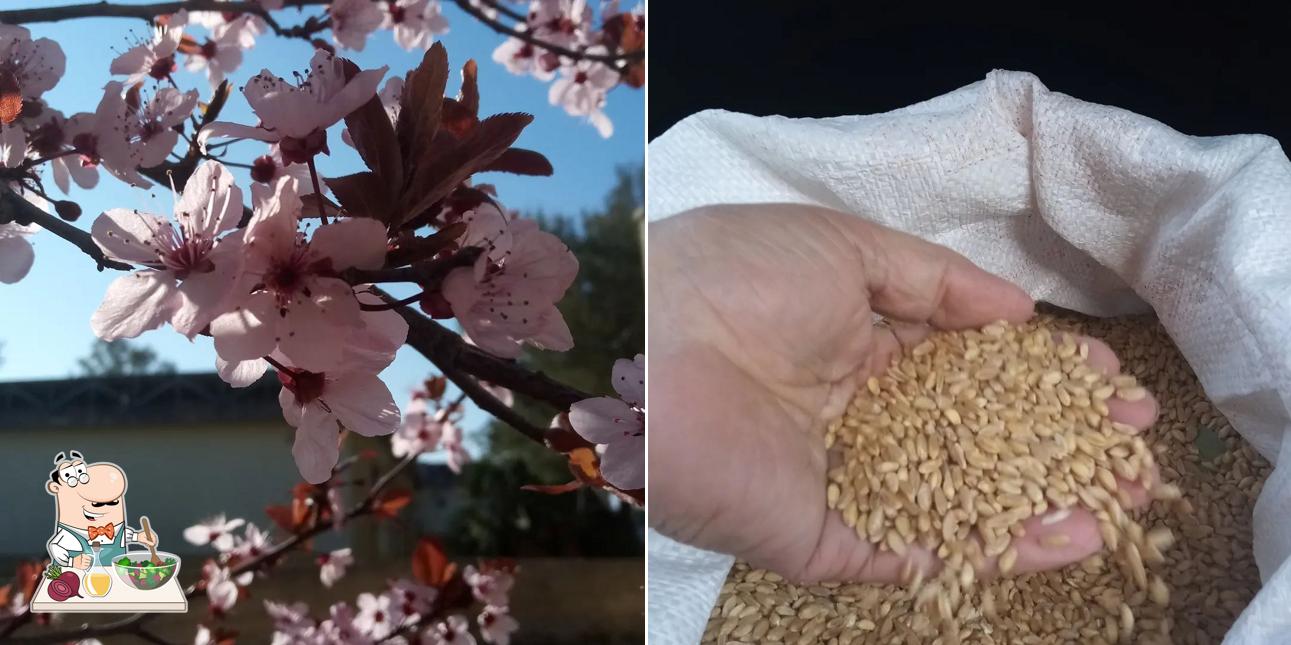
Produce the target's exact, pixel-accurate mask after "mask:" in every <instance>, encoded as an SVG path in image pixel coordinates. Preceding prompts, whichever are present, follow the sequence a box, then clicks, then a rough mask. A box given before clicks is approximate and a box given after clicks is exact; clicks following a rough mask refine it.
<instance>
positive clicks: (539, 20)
mask: <svg viewBox="0 0 1291 645" xmlns="http://www.w3.org/2000/svg"><path fill="white" fill-rule="evenodd" d="M526 23H527V24H528V26H529V28H530V30H532V31H533V32H534V35H535V36H537V37H538V38H539V39H541V40H543V41H544V42H549V43H552V44H553V45H559V46H561V47H565V48H567V49H577V48H579V46H581V45H584V44H586V43H587V40H588V35H589V34H590V32H591V27H592V8H591V7H590V6H588V4H587V1H586V0H533V2H530V3H529V15H528V17H527V19H526Z"/></svg>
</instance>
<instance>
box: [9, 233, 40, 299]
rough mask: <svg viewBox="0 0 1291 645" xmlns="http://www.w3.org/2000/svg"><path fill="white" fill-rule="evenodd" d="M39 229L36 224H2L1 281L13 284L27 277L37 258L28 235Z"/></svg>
mask: <svg viewBox="0 0 1291 645" xmlns="http://www.w3.org/2000/svg"><path fill="white" fill-rule="evenodd" d="M37 230H39V229H37V228H36V226H35V225H31V226H23V225H21V224H14V223H12V222H10V223H8V224H0V282H3V283H5V284H13V283H15V282H17V281H19V280H21V279H23V278H25V277H27V272H28V271H30V270H31V265H32V263H33V262H35V260H36V252H35V251H34V250H33V249H32V248H31V243H30V242H28V241H27V237H29V236H30V235H32V234H33V233H35V232H36V231H37Z"/></svg>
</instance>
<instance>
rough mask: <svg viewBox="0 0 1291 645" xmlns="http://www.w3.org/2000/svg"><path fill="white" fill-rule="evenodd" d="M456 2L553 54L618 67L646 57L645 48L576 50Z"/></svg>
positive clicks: (491, 25) (480, 18)
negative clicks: (610, 51) (616, 51)
mask: <svg viewBox="0 0 1291 645" xmlns="http://www.w3.org/2000/svg"><path fill="white" fill-rule="evenodd" d="M454 2H456V3H457V6H458V7H459V8H461V10H462V11H465V12H466V13H468V14H470V15H471V17H472V18H475V19H476V20H478V21H480V22H482V23H484V26H486V27H488V28H489V29H492V30H493V31H496V32H498V33H499V34H502V35H504V36H511V37H513V38H518V39H520V40H522V41H524V42H526V43H529V44H530V45H533V46H534V47H538V48H540V49H545V50H547V51H549V52H551V53H553V54H559V55H561V56H564V57H566V58H572V59H574V60H593V61H596V62H598V63H605V64H607V65H610V66H613V67H616V68H617V67H618V66H619V65H620V64H621V63H625V62H630V61H636V60H642V59H644V58H645V50H639V51H630V52H624V53H622V54H589V53H587V52H583V51H575V50H573V49H569V48H567V47H561V46H560V45H557V44H554V43H550V42H547V41H545V40H543V39H541V38H538V37H537V36H534V35H533V34H531V33H529V32H527V31H520V30H519V29H516V28H515V27H511V26H508V25H506V24H503V23H502V22H500V21H498V20H495V19H493V18H490V17H489V16H488V14H486V13H484V12H483V11H481V10H480V8H479V7H476V6H474V5H472V4H471V2H470V0H454Z"/></svg>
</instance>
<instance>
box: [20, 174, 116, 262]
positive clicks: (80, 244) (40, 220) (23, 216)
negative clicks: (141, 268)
mask: <svg viewBox="0 0 1291 645" xmlns="http://www.w3.org/2000/svg"><path fill="white" fill-rule="evenodd" d="M6 222H17V223H18V224H35V225H37V226H39V227H41V228H43V229H45V230H46V231H49V232H50V233H53V234H54V235H57V236H58V237H61V238H63V239H65V240H67V241H68V242H71V243H72V244H73V245H74V246H76V248H78V249H80V250H81V251H82V252H84V253H85V254H86V255H88V256H90V257H91V258H93V259H94V262H95V263H96V264H97V265H98V267H99V270H100V271H102V270H103V269H116V270H118V271H131V270H133V269H134V267H132V266H130V265H129V264H125V263H122V262H117V261H116V260H109V259H108V257H107V256H106V255H104V254H103V249H100V248H99V245H98V244H95V243H94V238H92V237H90V234H89V233H87V232H85V231H83V230H81V229H79V228H76V227H75V226H72V225H71V224H69V223H68V222H65V221H63V220H62V219H61V218H59V217H56V216H54V215H50V214H49V213H46V212H45V211H44V210H42V209H40V208H38V207H37V206H36V205H35V204H32V203H31V202H29V201H27V200H26V199H24V198H23V197H22V196H21V195H19V194H18V193H16V192H14V191H13V189H11V188H9V187H8V186H4V185H0V223H6Z"/></svg>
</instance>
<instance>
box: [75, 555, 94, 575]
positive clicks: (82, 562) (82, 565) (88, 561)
mask: <svg viewBox="0 0 1291 645" xmlns="http://www.w3.org/2000/svg"><path fill="white" fill-rule="evenodd" d="M92 564H94V558H92V557H90V555H89V554H88V553H82V554H81V555H78V556H76V557H74V558H72V568H73V569H80V570H81V571H85V570H87V569H89V568H90V565H92Z"/></svg>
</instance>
